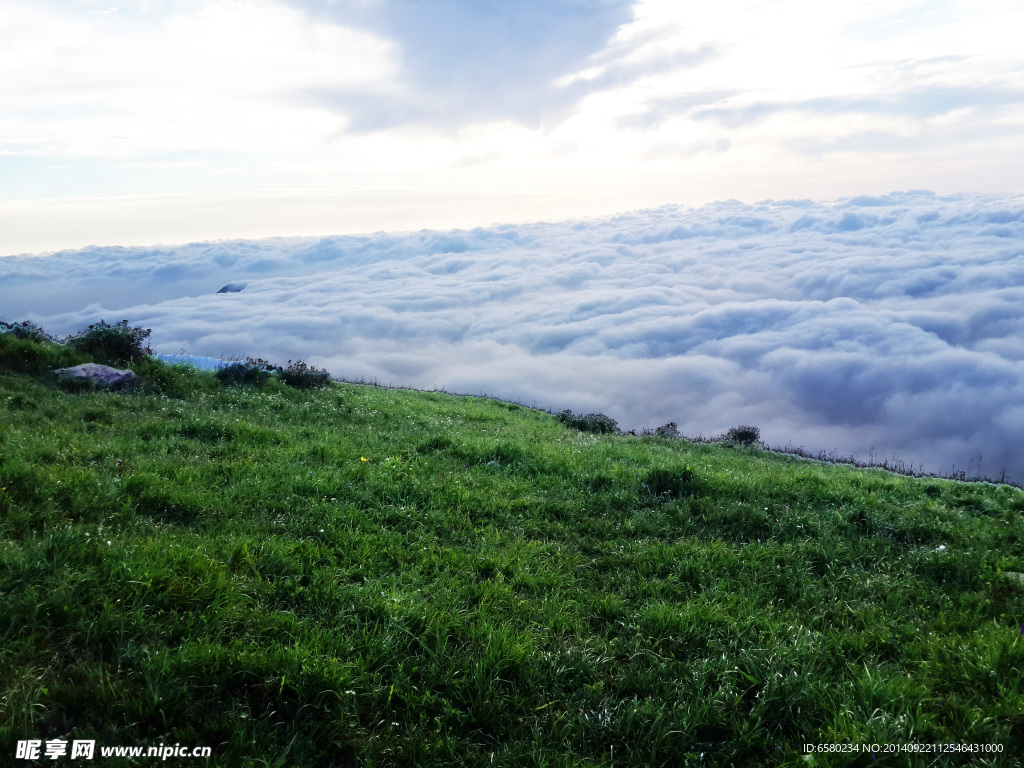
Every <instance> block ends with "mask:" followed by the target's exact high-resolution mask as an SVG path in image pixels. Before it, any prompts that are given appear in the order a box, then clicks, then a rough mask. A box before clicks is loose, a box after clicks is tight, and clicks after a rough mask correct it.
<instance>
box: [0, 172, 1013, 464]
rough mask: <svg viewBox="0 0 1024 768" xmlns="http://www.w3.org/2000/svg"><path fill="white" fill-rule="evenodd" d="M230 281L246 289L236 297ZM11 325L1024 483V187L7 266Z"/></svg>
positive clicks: (99, 254) (79, 255) (58, 257)
mask: <svg viewBox="0 0 1024 768" xmlns="http://www.w3.org/2000/svg"><path fill="white" fill-rule="evenodd" d="M228 283H234V284H235V286H234V287H235V288H239V287H242V286H244V287H243V289H242V290H240V291H236V292H226V293H217V291H218V290H219V289H220V288H221V287H222V286H224V285H225V284H228ZM0 314H2V315H3V316H4V317H5V318H6V319H7V320H32V321H35V322H37V323H39V324H41V325H42V326H43V327H44V328H46V329H47V330H49V331H50V332H53V333H60V334H64V333H70V332H73V331H76V330H80V329H81V328H84V327H85V326H86V325H88V324H89V323H92V322H95V321H96V320H98V319H101V318H104V319H106V320H108V321H110V322H113V321H116V320H120V319H122V318H126V319H128V320H129V321H130V322H131V323H132V324H141V325H144V326H146V327H151V328H152V329H153V336H152V341H153V344H154V348H155V349H156V350H158V351H160V352H165V353H177V352H181V351H186V352H188V353H191V354H195V355H206V356H211V357H218V358H237V357H244V356H246V355H252V356H262V357H264V358H267V359H270V360H272V361H274V362H278V363H285V362H287V361H288V360H289V359H292V360H294V359H297V358H301V359H303V360H306V361H307V362H309V363H311V364H315V365H317V366H324V367H326V368H328V369H329V370H330V371H331V372H332V373H333V374H334V375H335V376H336V377H344V378H347V379H351V380H369V381H378V382H379V383H381V384H394V385H405V386H413V387H418V388H443V389H447V390H449V391H454V392H463V393H469V394H489V395H494V396H497V397H501V398H505V399H510V400H516V401H519V402H523V403H525V404H527V405H536V406H538V407H543V408H551V409H554V410H561V409H563V408H571V409H573V410H574V411H577V412H578V411H584V412H589V411H600V412H604V413H607V414H609V415H610V416H612V417H613V418H615V419H617V420H618V421H619V422H620V426H621V427H622V428H624V429H630V428H633V429H642V428H654V427H657V426H659V425H662V424H665V423H667V422H669V421H675V422H677V423H678V425H679V428H680V431H682V432H683V433H684V434H688V435H697V434H703V435H712V434H718V433H721V432H723V431H724V430H726V429H727V428H729V427H730V426H735V425H738V424H753V425H757V426H759V427H760V428H761V433H762V437H763V438H764V439H765V440H766V441H767V442H768V443H770V444H772V445H786V444H791V445H794V446H803V447H804V448H805V449H807V450H809V451H814V452H817V451H819V450H824V451H833V450H834V451H838V452H839V453H842V454H847V455H850V454H853V455H856V456H857V457H858V458H859V459H862V460H868V459H869V458H871V457H873V458H875V459H879V458H887V457H892V456H896V457H899V458H900V459H902V460H903V461H904V462H906V463H909V464H914V465H923V468H924V469H925V470H926V471H932V472H943V473H949V472H953V471H960V470H964V471H967V472H968V473H969V474H971V475H975V474H981V475H989V476H993V477H997V478H998V477H999V476H1000V475H1002V473H1003V472H1004V471H1005V473H1006V476H1007V478H1008V479H1012V480H1015V481H1016V482H1021V481H1024V451H1021V450H1020V446H1021V435H1024V197H1022V196H1007V195H1002V196H995V195H955V196H937V195H934V194H932V193H929V192H923V191H912V192H904V193H896V194H891V195H887V196H882V197H855V198H845V199H840V200H836V201H833V202H828V203H819V202H811V201H807V200H776V201H764V202H760V203H757V204H754V205H747V204H743V203H739V202H736V201H726V202H717V203H712V204H709V205H705V206H703V207H700V208H687V207H681V206H672V205H669V206H665V207H661V208H657V209H652V210H643V211H636V212H631V213H626V214H622V215H618V216H612V217H606V218H597V219H578V220H572V221H565V222H556V223H534V224H522V225H501V226H492V227H488V228H478V229H473V230H456V231H449V232H439V231H420V232H413V233H405V234H386V233H377V234H373V235H367V236H337V237H327V238H281V239H270V240H261V241H228V242H212V243H192V244H188V245H182V246H159V247H153V248H141V247H123V248H122V247H118V248H86V249H83V250H79V251H66V252H61V253H57V254H52V255H45V256H17V257H7V258H0Z"/></svg>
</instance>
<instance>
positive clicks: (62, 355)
mask: <svg viewBox="0 0 1024 768" xmlns="http://www.w3.org/2000/svg"><path fill="white" fill-rule="evenodd" d="M88 360H89V358H88V357H87V356H86V355H83V354H82V353H81V352H78V351H77V350H74V349H71V348H69V347H66V346H63V345H61V344H58V343H56V342H54V341H42V340H38V339H37V338H35V337H34V336H32V335H28V336H23V335H21V334H19V333H15V332H4V333H0V372H3V373H24V374H28V375H30V376H48V375H49V374H50V372H51V371H53V370H54V369H55V368H68V367H70V366H73V365H78V364H79V363H85V362H88Z"/></svg>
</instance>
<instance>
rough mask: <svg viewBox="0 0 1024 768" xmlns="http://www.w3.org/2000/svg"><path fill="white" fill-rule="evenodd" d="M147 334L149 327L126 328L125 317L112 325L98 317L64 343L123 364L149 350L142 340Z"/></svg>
mask: <svg viewBox="0 0 1024 768" xmlns="http://www.w3.org/2000/svg"><path fill="white" fill-rule="evenodd" d="M151 333H152V331H151V330H150V329H149V328H131V327H129V325H128V321H127V320H122V321H120V322H119V323H115V324H114V325H110V324H109V323H107V322H106V321H104V320H100V321H99V322H98V323H93V324H92V325H90V326H89V327H88V328H87V329H86V330H84V331H81V332H80V333H78V334H77V335H75V336H71V337H69V338H68V339H66V340H65V342H64V343H65V344H67V345H69V346H71V347H72V348H74V349H77V350H79V351H80V352H85V353H86V354H89V355H92V356H93V357H98V358H101V359H106V360H112V361H116V362H119V363H127V362H131V361H133V360H141V359H144V358H146V357H149V356H150V355H151V354H152V353H153V350H152V349H150V347H149V345H148V344H147V343H146V340H147V339H148V338H149V336H150V334H151Z"/></svg>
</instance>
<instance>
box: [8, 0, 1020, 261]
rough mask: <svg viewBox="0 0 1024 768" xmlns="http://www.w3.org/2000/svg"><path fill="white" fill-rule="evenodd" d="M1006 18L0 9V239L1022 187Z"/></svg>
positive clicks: (475, 9) (226, 2)
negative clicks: (910, 190)
mask: <svg viewBox="0 0 1024 768" xmlns="http://www.w3.org/2000/svg"><path fill="white" fill-rule="evenodd" d="M115 2H116V0H115ZM1021 29H1024V6H1022V5H1021V3H1019V2H1018V1H1017V0H970V2H967V1H966V0H963V1H961V0H928V1H925V2H921V1H920V0H886V2H881V0H862V1H861V2H854V3H821V2H814V1H813V0H720V2H716V3H681V2H678V0H634V1H630V0H590V1H589V2H585V1H584V0H517V2H486V1H485V0H344V1H343V0H147V1H146V2H118V3H117V4H116V5H114V4H112V3H111V2H94V1H93V0H5V2H4V3H2V4H0V233H2V234H0V255H10V254H18V253H38V252H46V251H54V250H60V249H65V248H80V247H84V246H87V245H154V244H157V243H165V244H171V243H182V242H189V241H195V240H217V239H231V238H258V237H274V236H289V235H334V234H347V233H352V234H354V233H366V232H375V231H408V230H416V229H420V228H424V227H426V228H438V229H445V228H451V227H473V226H489V225H491V224H494V223H501V222H524V221H536V220H549V221H556V220H561V219H566V218H571V217H577V216H599V215H606V214H613V213H616V212H622V211H629V210H637V209H641V208H649V207H657V206H660V205H665V204H669V203H675V204H684V205H702V204H705V203H709V202H713V201H715V200H725V199H738V200H742V201H744V202H746V203H754V202H756V201H758V200H762V199H767V198H772V199H785V198H809V199H815V200H833V199H836V198H838V197H840V196H852V195H858V194H871V195H878V194H886V193H889V192H892V191H895V190H905V189H930V190H932V191H935V192H937V193H939V194H955V193H967V192H983V193H998V192H1014V191H1020V189H1021V186H1022V184H1021V179H1022V177H1024V78H1022V77H1021V72H1022V69H1024V66H1022V64H1024V48H1022V46H1020V44H1019V30H1021Z"/></svg>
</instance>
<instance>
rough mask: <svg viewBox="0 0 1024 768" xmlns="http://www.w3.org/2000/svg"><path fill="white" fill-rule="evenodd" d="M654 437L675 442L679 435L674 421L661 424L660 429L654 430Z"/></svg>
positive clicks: (677, 426)
mask: <svg viewBox="0 0 1024 768" xmlns="http://www.w3.org/2000/svg"><path fill="white" fill-rule="evenodd" d="M654 436H655V437H667V438H669V439H672V440H677V439H678V438H679V437H680V435H679V425H678V424H676V423H675V422H674V421H670V422H669V423H668V424H662V425H661V426H660V427H658V428H657V429H655V430H654Z"/></svg>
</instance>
